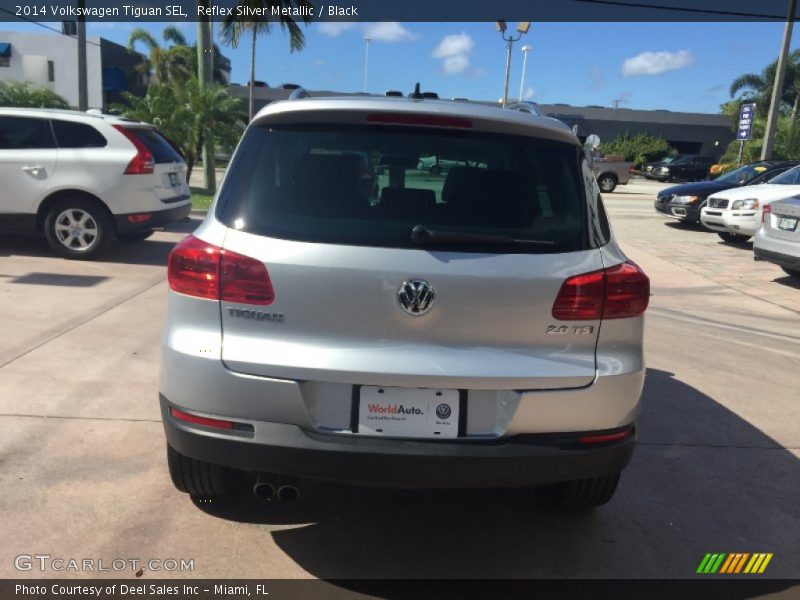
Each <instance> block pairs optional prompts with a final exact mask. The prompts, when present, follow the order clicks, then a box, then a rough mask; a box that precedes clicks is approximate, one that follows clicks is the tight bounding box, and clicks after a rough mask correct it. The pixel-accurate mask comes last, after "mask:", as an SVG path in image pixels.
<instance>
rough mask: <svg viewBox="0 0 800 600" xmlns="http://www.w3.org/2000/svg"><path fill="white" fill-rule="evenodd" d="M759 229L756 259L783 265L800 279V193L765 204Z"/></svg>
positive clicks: (756, 240) (755, 247)
mask: <svg viewBox="0 0 800 600" xmlns="http://www.w3.org/2000/svg"><path fill="white" fill-rule="evenodd" d="M761 215H762V224H761V227H760V228H759V229H758V231H757V232H756V237H755V241H754V242H753V253H754V255H755V259H756V260H766V261H768V262H771V263H775V264H776V265H778V266H780V267H781V268H782V269H783V270H784V271H785V272H786V274H787V275H791V276H792V277H794V278H796V279H800V227H798V223H800V197H793V198H787V199H786V200H778V201H776V202H773V203H771V204H768V205H767V206H765V207H764V210H763V211H762V213H761Z"/></svg>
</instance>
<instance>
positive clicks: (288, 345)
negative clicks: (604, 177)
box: [216, 116, 604, 389]
mask: <svg viewBox="0 0 800 600" xmlns="http://www.w3.org/2000/svg"><path fill="white" fill-rule="evenodd" d="M366 120H367V121H369V118H367V119H366ZM356 121H357V122H354V123H350V124H342V123H338V124H337V125H335V126H333V125H324V124H311V125H309V124H305V125H275V124H270V123H262V124H260V125H254V126H252V127H251V128H250V129H249V130H248V132H247V133H246V135H245V137H244V139H243V141H242V143H241V145H240V147H239V149H238V150H237V153H236V156H235V157H234V160H233V164H232V166H231V170H230V172H229V173H228V175H227V176H226V179H225V184H224V187H223V189H222V190H221V192H220V199H219V202H218V205H217V213H216V216H217V218H218V219H220V220H221V221H222V222H223V223H225V224H226V225H228V226H229V227H230V229H229V231H228V233H227V235H226V238H225V242H224V249H225V253H226V254H227V255H228V256H229V257H230V258H231V260H233V261H234V262H235V261H236V260H237V259H236V257H237V256H240V257H248V258H246V259H243V262H241V264H239V265H238V266H234V267H233V268H234V271H236V270H237V269H238V271H236V272H238V273H239V274H240V275H241V274H242V273H244V274H245V275H244V276H245V277H246V273H247V270H248V269H249V267H248V266H247V265H248V264H252V263H249V262H248V261H249V260H251V259H255V261H258V263H263V265H265V266H266V269H267V271H268V276H269V281H270V284H271V286H272V292H273V293H274V298H269V297H268V296H269V294H267V295H266V296H263V295H262V296H259V293H258V290H256V291H255V293H254V294H251V295H250V296H248V295H247V292H246V291H245V292H243V293H242V294H240V295H238V296H236V295H234V296H230V297H229V300H227V301H226V300H224V299H223V302H222V303H221V307H220V308H221V313H222V330H223V347H222V359H223V361H224V363H225V364H226V366H227V367H228V368H230V369H232V370H233V371H236V372H239V373H245V374H250V375H259V376H267V377H276V378H289V379H297V380H313V381H324V382H337V383H352V384H367V385H389V386H391V385H396V386H407V387H449V388H471V389H553V388H572V387H581V386H586V385H589V384H591V382H592V381H593V380H594V377H595V345H596V342H597V335H598V331H599V325H600V322H599V320H597V319H592V318H589V319H587V320H569V321H562V320H559V319H556V318H554V316H553V305H554V302H555V300H556V298H557V296H558V295H559V290H560V289H561V287H562V284H563V283H564V281H565V280H566V279H567V278H569V277H571V276H573V275H576V274H580V273H588V272H592V271H598V270H601V269H603V266H604V265H603V264H602V258H601V253H600V251H599V250H598V249H596V248H590V247H589V246H588V243H587V238H588V236H587V234H586V219H587V217H586V201H585V192H584V189H583V186H584V184H585V183H586V180H584V179H583V178H582V176H581V162H580V161H581V155H580V150H579V148H578V147H577V146H576V145H575V144H571V143H567V142H565V141H553V140H546V139H539V138H535V137H528V136H519V135H508V134H499V133H496V132H493V133H488V132H481V131H476V130H475V129H473V128H471V127H470V128H458V124H457V125H456V128H453V127H450V128H441V129H436V128H432V127H416V128H415V127H412V126H406V125H408V124H404V126H391V125H387V124H385V123H384V124H380V125H378V124H369V123H365V122H364V121H365V119H364V118H363V116H362V117H360V118H358V119H356ZM378 121H380V119H378ZM456 123H458V122H456ZM425 124H426V125H430V120H428V121H426V122H425ZM448 124H451V123H449V122H448ZM364 156H368V157H369V163H371V170H372V171H374V172H370V173H367V172H366V171H365V168H364V164H365V161H364V159H363V157H364ZM422 157H436V159H437V160H438V162H439V164H447V165H448V168H447V169H446V170H442V172H438V170H434V172H431V169H430V168H428V167H426V166H425V165H426V163H425V161H420V159H421V158H422ZM589 177H590V176H589ZM376 180H377V184H376ZM589 183H591V180H589ZM223 260H225V259H223ZM259 266H260V265H259ZM225 272H226V271H225V268H223V275H222V279H221V280H222V282H223V283H224V281H225V278H226V275H225ZM229 276H231V277H234V278H235V277H237V275H236V274H235V273H234V274H233V275H230V274H229ZM262 291H263V290H262ZM223 298H224V295H223Z"/></svg>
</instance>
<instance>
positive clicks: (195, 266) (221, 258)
mask: <svg viewBox="0 0 800 600" xmlns="http://www.w3.org/2000/svg"><path fill="white" fill-rule="evenodd" d="M167 264H168V266H167V280H168V282H169V287H170V289H171V290H172V291H174V292H178V293H180V294H186V295H187V296H194V297H196V298H206V299H208V300H224V301H226V302H237V303H240V304H257V305H261V306H265V305H268V304H272V302H273V301H274V300H275V292H274V291H273V289H272V281H270V278H269V272H268V271H267V267H266V266H264V263H262V262H261V261H259V260H256V259H254V258H250V257H249V256H242V255H241V254H237V253H236V252H231V251H230V250H223V249H222V248H220V247H218V246H215V245H213V244H209V243H207V242H204V241H203V240H200V239H198V238H196V237H194V236H191V235H190V236H189V237H187V238H186V239H184V240H183V241H182V242H181V243H179V244H178V245H177V246H175V248H173V249H172V252H170V254H169V259H168V263H167Z"/></svg>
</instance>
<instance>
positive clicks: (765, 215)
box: [761, 204, 772, 223]
mask: <svg viewBox="0 0 800 600" xmlns="http://www.w3.org/2000/svg"><path fill="white" fill-rule="evenodd" d="M771 214H772V205H771V204H767V205H766V206H764V208H762V209H761V222H762V223H766V221H767V218H769V215H771Z"/></svg>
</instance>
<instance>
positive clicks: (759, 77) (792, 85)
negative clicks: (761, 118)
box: [730, 50, 800, 120]
mask: <svg viewBox="0 0 800 600" xmlns="http://www.w3.org/2000/svg"><path fill="white" fill-rule="evenodd" d="M777 72H778V61H777V60H774V61H772V62H771V63H770V64H769V65H767V66H766V67H765V68H764V70H763V71H761V73H746V74H744V75H740V76H739V77H737V78H736V79H734V80H733V83H731V88H730V94H731V98H733V97H734V96H735V95H736V94H737V93H739V92H743V94H742V95H741V98H742V99H747V100H751V101H754V102H756V104H757V105H758V111H759V113H761V114H766V111H767V109H768V107H769V104H770V99H771V97H772V88H773V87H774V86H775V76H776V74H777ZM781 103H782V104H786V105H787V106H791V107H792V119H793V120H794V119H795V118H796V117H797V113H798V110H800V50H795V51H793V52H792V53H791V54H790V55H789V61H788V62H787V64H786V76H785V78H784V84H783V90H782V92H781Z"/></svg>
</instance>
